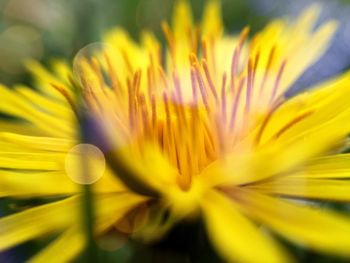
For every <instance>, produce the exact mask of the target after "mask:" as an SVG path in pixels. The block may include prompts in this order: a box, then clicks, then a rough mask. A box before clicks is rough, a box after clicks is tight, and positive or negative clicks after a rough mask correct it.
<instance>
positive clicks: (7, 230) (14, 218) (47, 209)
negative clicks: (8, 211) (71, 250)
mask: <svg viewBox="0 0 350 263" xmlns="http://www.w3.org/2000/svg"><path fill="white" fill-rule="evenodd" d="M78 200H79V198H78V197H76V196H75V197H70V198H66V199H64V200H62V201H57V202H54V203H51V204H47V205H42V206H39V207H35V208H31V209H28V210H26V211H24V212H20V213H17V214H14V215H10V216H7V217H4V218H1V219H0V236H1V238H0V250H5V249H7V248H10V247H12V246H15V245H17V244H20V243H22V242H25V241H27V240H30V239H33V238H36V237H39V236H42V235H45V234H48V233H50V232H54V231H59V230H62V229H64V228H65V227H68V226H69V225H70V224H71V223H72V222H74V221H75V220H76V218H77V217H78V214H76V215H75V216H74V213H76V212H77V211H79V206H78V204H79V201H78ZM72 213H73V214H72ZM38 222H40V223H38Z"/></svg>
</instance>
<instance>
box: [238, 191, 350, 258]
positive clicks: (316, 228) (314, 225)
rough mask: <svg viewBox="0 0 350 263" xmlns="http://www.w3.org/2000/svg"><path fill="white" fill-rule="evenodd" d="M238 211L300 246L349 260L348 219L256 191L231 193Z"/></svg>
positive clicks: (349, 232)
mask: <svg viewBox="0 0 350 263" xmlns="http://www.w3.org/2000/svg"><path fill="white" fill-rule="evenodd" d="M231 194H232V197H233V198H235V199H236V200H237V204H239V205H240V207H241V210H242V211H244V212H245V213H247V214H249V215H250V216H252V217H253V218H255V219H256V220H257V221H259V222H261V223H264V224H265V225H266V226H268V227H270V228H271V229H272V230H274V231H276V232H277V233H278V234H280V235H282V236H284V237H286V238H288V239H290V240H292V241H293V242H297V243H299V244H301V245H303V246H306V247H309V248H312V249H315V250H319V251H323V252H327V253H333V254H338V255H343V256H350V250H349V247H350V219H349V218H346V217H343V216H341V215H339V214H336V213H332V212H329V211H324V210H323V209H322V208H316V207H308V206H307V205H296V204H293V203H292V202H288V201H283V200H281V199H278V198H273V197H269V196H267V195H262V194H259V193H257V192H256V191H249V190H243V189H241V190H238V189H237V190H236V189H235V190H233V191H232V192H231Z"/></svg>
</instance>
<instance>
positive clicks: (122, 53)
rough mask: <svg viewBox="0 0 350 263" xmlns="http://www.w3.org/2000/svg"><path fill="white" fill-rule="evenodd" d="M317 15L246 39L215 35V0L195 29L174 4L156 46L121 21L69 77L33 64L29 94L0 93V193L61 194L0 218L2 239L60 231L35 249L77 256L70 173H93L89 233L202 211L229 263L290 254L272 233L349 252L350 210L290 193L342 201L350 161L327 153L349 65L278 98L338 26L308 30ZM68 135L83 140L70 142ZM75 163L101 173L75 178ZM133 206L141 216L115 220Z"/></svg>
mask: <svg viewBox="0 0 350 263" xmlns="http://www.w3.org/2000/svg"><path fill="white" fill-rule="evenodd" d="M318 12H319V10H318V7H316V6H313V7H311V8H309V9H307V10H306V11H305V12H304V13H303V14H302V15H301V16H300V17H299V18H298V19H297V20H296V21H295V22H291V23H288V22H286V21H285V20H283V19H280V20H276V21H273V22H272V23H270V24H269V25H268V26H267V27H266V28H265V29H263V30H262V31H261V32H260V33H258V34H256V35H255V36H254V37H253V38H252V39H251V40H248V33H249V29H248V28H245V29H243V30H242V31H241V33H240V34H239V35H238V36H229V35H227V34H225V32H224V29H223V24H222V21H221V15H220V8H219V4H218V3H217V2H216V1H210V2H209V3H208V5H207V7H206V9H205V12H204V16H203V17H204V18H203V22H202V23H201V25H200V26H199V27H197V26H195V25H194V23H193V21H192V18H191V11H190V9H189V7H188V5H187V3H186V2H184V1H180V2H179V3H178V4H177V6H176V8H175V15H174V21H173V24H172V25H171V26H169V25H168V24H167V23H164V24H163V25H162V27H163V31H164V35H165V38H166V41H167V48H166V49H165V50H164V51H165V52H163V49H162V47H161V44H160V43H159V42H158V41H157V40H156V38H155V37H154V36H153V35H152V34H151V33H149V32H144V33H143V35H142V40H141V43H140V44H139V43H135V42H134V41H133V40H131V38H130V37H129V36H128V35H127V33H126V32H125V31H123V30H122V29H119V28H118V29H114V30H112V31H110V32H108V33H107V34H106V35H105V38H104V43H103V44H98V45H91V46H89V47H87V48H85V49H84V50H82V51H81V52H80V53H79V54H78V55H77V57H76V59H75V63H74V67H73V72H74V73H75V75H76V81H77V82H78V85H72V81H71V80H70V79H69V78H67V76H69V75H72V73H71V70H70V69H69V67H68V66H67V65H66V64H64V63H62V62H55V64H54V71H55V73H49V72H47V71H46V70H45V69H43V68H42V67H41V66H40V65H38V64H37V63H35V62H30V63H29V68H30V69H31V70H32V71H33V72H34V74H35V75H36V76H37V88H38V90H37V91H35V90H33V89H30V88H27V87H24V86H18V87H16V88H15V89H14V90H9V89H7V88H5V87H1V94H2V95H3V96H4V98H3V101H4V102H3V103H2V104H1V105H0V110H1V111H2V112H4V113H6V114H10V115H11V116H14V117H16V118H17V119H18V120H17V121H10V120H2V121H1V123H0V128H1V132H0V137H1V138H2V140H1V145H2V146H1V152H0V167H1V170H0V196H2V197H16V198H23V197H32V196H39V197H50V196H62V197H64V198H63V199H62V200H60V201H55V202H52V203H50V204H47V205H42V206H38V207H35V208H31V209H27V210H25V211H23V212H20V213H17V214H14V215H11V216H8V217H4V218H2V219H0V226H1V229H0V234H1V238H0V249H2V250H3V249H7V248H9V247H11V246H14V245H16V244H19V243H21V242H23V241H26V240H29V239H32V238H36V237H39V236H41V235H44V234H47V233H51V232H55V231H63V234H61V235H60V236H59V237H58V238H57V240H55V241H53V243H52V244H51V245H49V246H48V248H46V249H45V250H43V251H42V252H40V253H39V254H38V255H37V256H36V257H35V259H36V260H38V261H40V260H45V259H46V258H47V257H50V256H52V255H55V254H56V253H57V251H60V250H61V249H62V248H63V247H65V248H66V249H65V251H66V253H62V254H60V255H59V257H61V259H62V260H68V259H70V258H72V257H73V256H75V255H76V254H77V253H78V252H79V251H80V250H81V249H82V248H83V247H84V244H85V242H86V241H85V239H84V236H83V235H82V229H81V226H80V224H79V223H80V217H81V215H80V214H79V209H78V208H79V204H80V202H81V188H80V186H79V184H76V182H78V183H93V184H92V190H93V196H94V205H95V207H96V211H95V215H94V216H95V227H94V234H95V235H96V236H97V237H98V236H101V235H103V234H104V233H106V231H108V230H110V229H113V228H115V227H117V228H119V229H120V228H122V229H124V231H126V229H125V228H127V230H128V231H129V232H132V234H133V237H134V238H136V239H138V240H143V241H145V242H150V241H152V240H156V239H160V238H161V237H162V236H164V235H166V233H167V231H168V230H169V229H170V228H171V227H172V226H174V225H175V224H176V223H178V222H180V221H182V220H189V219H191V220H193V219H198V218H202V219H203V220H204V222H205V225H206V228H207V231H208V235H209V239H210V240H211V242H212V244H213V245H214V247H215V248H216V249H217V251H218V252H219V254H220V255H221V256H222V257H223V258H225V259H226V260H229V261H236V260H238V261H243V262H255V261H256V259H257V258H263V259H265V260H264V261H265V262H286V261H288V260H289V259H290V258H289V256H287V255H286V252H285V250H284V249H283V248H282V247H281V245H279V244H278V243H277V242H276V240H275V237H274V236H273V235H272V234H271V232H270V231H272V232H273V233H277V234H278V235H280V236H282V237H284V238H286V239H289V240H292V241H294V242H296V243H299V244H304V245H306V246H307V247H310V248H312V249H315V250H319V251H323V252H327V253H334V254H338V255H343V256H350V252H349V249H348V248H349V247H350V238H349V236H350V235H348V234H350V219H348V218H345V217H343V216H341V215H338V214H335V213H333V212H327V211H324V210H323V209H321V208H319V207H317V206H316V207H312V208H311V207H310V206H309V205H308V203H306V202H304V203H296V202H293V201H292V200H293V199H302V200H334V201H349V200H350V194H349V190H350V185H349V183H348V180H344V179H348V178H349V169H350V165H349V163H350V162H349V158H350V157H349V155H348V154H345V153H340V149H341V147H343V146H344V145H345V139H346V136H347V134H348V133H349V131H350V124H349V123H350V122H349V121H348V120H349V117H350V111H349V106H350V105H349V104H350V102H349V99H348V97H349V95H350V85H349V84H350V79H349V74H348V73H346V74H344V75H343V76H340V77H337V78H335V79H332V80H329V81H327V82H325V83H322V84H319V85H317V86H316V87H313V88H312V89H310V90H309V91H307V92H304V93H302V94H299V95H296V96H293V97H288V96H287V95H286V94H287V92H288V89H289V88H290V87H291V86H292V84H293V83H294V82H295V80H297V78H298V77H299V76H300V75H301V74H302V73H303V72H304V71H305V70H306V69H307V68H308V67H309V66H310V65H311V64H313V63H314V62H316V61H317V59H318V58H319V57H320V56H321V55H322V54H323V52H324V51H325V50H326V48H327V47H328V44H329V42H330V40H331V38H332V36H333V34H334V32H335V30H336V27H337V23H336V22H335V21H329V22H326V23H323V24H322V25H320V26H319V27H318V28H317V29H314V24H315V21H316V19H317V15H318ZM77 126H78V127H79V126H80V128H76V127H77ZM79 129H80V130H82V133H83V135H84V136H83V137H84V138H85V139H86V140H87V142H89V143H91V144H94V145H95V146H94V148H91V147H92V146H91V145H90V146H89V145H81V144H80V145H78V146H76V145H77V144H79V132H78V131H79ZM96 146H97V147H99V149H100V150H99V149H98V148H96ZM76 147H78V149H83V151H85V152H84V153H82V152H81V151H77V150H76V149H77V148H76ZM79 147H80V148H79ZM72 149H73V150H72ZM100 151H102V152H103V153H104V156H105V158H106V164H107V166H106V169H105V170H102V172H101V167H102V169H104V167H105V166H104V160H102V165H101V158H102V157H101V155H102V152H100ZM72 156H73V157H72ZM77 157H78V158H77ZM80 157H81V158H80ZM84 158H85V159H84ZM76 159H78V161H77V160H76ZM18 160H20V161H18ZM82 160H83V161H84V164H87V166H89V167H90V169H84V168H83V167H81V166H80V165H81V161H82ZM89 164H94V165H93V166H91V165H89ZM67 167H68V168H67ZM80 173H83V175H84V174H92V176H96V175H97V174H98V175H101V176H97V177H93V178H90V179H91V180H89V181H88V182H85V181H84V180H83V181H82V180H81V179H82V177H79V176H78V175H77V174H80ZM67 174H68V176H67ZM77 176H78V177H77ZM71 178H73V180H71ZM95 181H96V182H95ZM72 211H73V213H75V211H76V215H74V214H72ZM135 214H136V215H137V216H136V218H142V219H143V220H132V221H133V225H132V227H130V225H128V227H127V226H126V225H127V224H126V223H125V222H126V221H128V220H131V219H132V218H134V219H135ZM164 214H167V218H166V220H164ZM53 215H54V216H53ZM132 215H133V216H132ZM38 220H40V221H41V222H43V224H42V225H37V222H38ZM141 221H142V222H141ZM128 222H129V221H128ZM140 222H141V223H140ZM129 223H130V222H129ZM266 229H269V230H266ZM252 251H254V253H252ZM55 257H57V255H55Z"/></svg>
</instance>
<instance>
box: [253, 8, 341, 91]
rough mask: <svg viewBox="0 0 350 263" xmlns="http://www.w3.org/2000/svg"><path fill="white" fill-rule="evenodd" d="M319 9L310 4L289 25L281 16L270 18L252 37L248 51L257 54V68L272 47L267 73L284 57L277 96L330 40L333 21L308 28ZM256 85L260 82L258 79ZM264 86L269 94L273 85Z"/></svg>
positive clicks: (263, 65)
mask: <svg viewBox="0 0 350 263" xmlns="http://www.w3.org/2000/svg"><path fill="white" fill-rule="evenodd" d="M319 9H320V8H319V7H318V6H316V5H314V6H311V7H310V8H309V9H306V10H305V11H304V13H303V14H301V15H300V17H299V18H298V19H297V20H296V21H295V22H294V23H292V24H291V25H288V24H287V23H286V22H285V21H283V20H275V21H272V22H271V23H270V24H268V25H267V26H266V28H265V29H264V30H262V31H261V32H259V33H258V34H257V35H256V36H255V37H254V39H253V41H252V46H251V49H252V53H251V54H255V53H259V54H260V55H259V63H258V65H257V69H258V71H259V69H261V70H264V69H265V68H266V66H267V65H269V57H270V53H271V50H272V49H274V50H275V52H274V56H273V59H272V61H270V62H271V63H270V66H269V71H268V73H269V74H272V76H276V75H277V74H276V73H277V71H278V70H279V68H280V67H281V65H282V63H283V61H286V66H285V68H284V71H283V75H282V78H281V81H280V88H279V90H278V92H277V94H276V95H277V96H278V95H280V94H283V93H284V92H285V91H286V90H287V89H288V88H289V87H290V86H291V85H292V84H293V83H294V82H295V80H297V79H298V77H299V76H300V75H301V74H302V73H303V72H304V71H305V70H306V69H307V68H308V67H309V66H311V65H312V64H313V63H314V62H316V61H317V60H318V59H319V58H320V57H321V56H322V55H323V53H324V52H325V50H326V49H327V48H328V46H329V44H330V41H331V39H332V37H333V35H334V33H335V31H336V29H337V23H336V22H335V21H329V22H326V23H324V24H322V25H321V26H320V27H319V28H318V29H317V30H316V31H315V32H312V31H311V28H312V27H313V26H314V24H315V22H316V19H317V18H318V15H319ZM259 81H262V80H258V82H259ZM256 85H257V86H260V85H261V83H256ZM265 89H270V92H268V93H270V94H271V92H272V89H273V85H271V86H268V85H266V86H265ZM257 95H258V94H257Z"/></svg>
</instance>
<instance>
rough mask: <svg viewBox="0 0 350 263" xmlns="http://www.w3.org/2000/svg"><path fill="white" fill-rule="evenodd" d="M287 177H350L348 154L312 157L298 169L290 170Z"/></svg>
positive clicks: (349, 155) (349, 158)
mask: <svg viewBox="0 0 350 263" xmlns="http://www.w3.org/2000/svg"><path fill="white" fill-rule="evenodd" d="M286 176H288V177H293V178H301V179H307V178H310V179H311V178H322V179H341V178H344V179H345V178H349V177H350V154H348V153H346V154H336V155H330V156H324V157H319V158H314V159H312V160H310V161H309V162H307V163H306V164H305V165H303V166H302V167H300V170H297V171H295V172H292V173H290V174H288V175H286Z"/></svg>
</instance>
